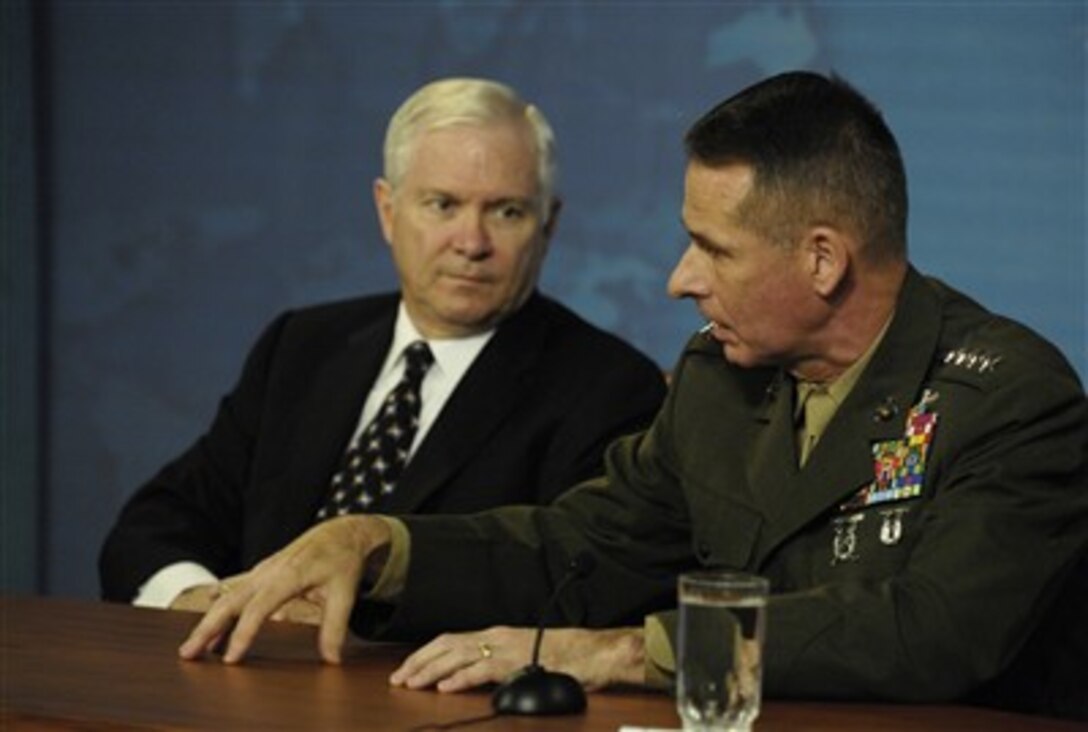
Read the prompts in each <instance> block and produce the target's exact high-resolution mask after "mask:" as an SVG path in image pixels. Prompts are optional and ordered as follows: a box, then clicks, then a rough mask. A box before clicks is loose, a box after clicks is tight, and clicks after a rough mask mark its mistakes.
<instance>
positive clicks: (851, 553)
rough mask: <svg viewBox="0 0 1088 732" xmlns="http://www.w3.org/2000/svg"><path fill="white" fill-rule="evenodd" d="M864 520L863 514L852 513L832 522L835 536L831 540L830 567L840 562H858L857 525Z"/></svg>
mask: <svg viewBox="0 0 1088 732" xmlns="http://www.w3.org/2000/svg"><path fill="white" fill-rule="evenodd" d="M864 519H865V514H863V513H854V514H851V515H849V516H840V517H838V518H836V519H835V520H833V521H832V522H831V523H832V526H834V528H835V536H834V537H833V538H832V539H831V566H832V567H834V566H835V565H836V564H841V563H842V562H856V561H857V560H858V524H860V523H861V522H862V521H863V520H864Z"/></svg>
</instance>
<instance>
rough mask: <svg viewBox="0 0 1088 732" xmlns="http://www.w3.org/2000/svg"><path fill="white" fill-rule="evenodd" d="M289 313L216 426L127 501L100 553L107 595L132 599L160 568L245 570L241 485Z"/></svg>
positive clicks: (272, 330) (263, 344) (257, 351)
mask: <svg viewBox="0 0 1088 732" xmlns="http://www.w3.org/2000/svg"><path fill="white" fill-rule="evenodd" d="M286 320H287V316H283V317H281V318H280V319H278V320H277V321H275V322H274V323H273V324H272V325H270V326H269V327H268V329H267V330H266V331H265V333H264V334H263V335H262V337H261V338H260V340H259V341H258V343H257V344H256V346H255V347H254V348H253V350H252V351H251V353H250V355H249V357H248V358H247V360H246V364H245V367H244V369H243V373H242V375H241V378H240V379H239V381H238V384H237V385H236V386H235V388H234V390H233V391H232V392H230V393H229V394H228V395H227V396H226V397H224V398H223V399H222V400H221V402H220V405H219V409H218V412H217V414H216V416H215V419H214V421H213V423H212V425H211V428H210V429H209V430H208V431H207V432H206V433H205V434H204V435H202V436H201V437H200V438H199V439H198V440H197V442H196V443H195V444H194V445H193V446H192V447H190V448H189V449H188V450H187V451H185V452H184V453H183V454H182V455H181V456H180V457H178V458H177V459H175V460H174V461H172V462H171V463H169V464H168V465H166V466H165V467H164V468H163V469H162V470H161V471H160V472H159V473H158V474H157V475H156V476H155V477H153V478H152V479H151V480H150V481H149V482H148V483H147V484H145V485H144V486H142V487H141V488H140V489H139V490H138V491H137V492H136V493H135V494H134V495H133V496H132V497H131V498H130V499H129V500H128V502H127V503H126V504H125V506H124V507H123V509H122V510H121V513H120V516H119V518H118V520H117V522H116V524H115V525H114V526H113V528H112V529H111V531H110V533H109V534H108V536H107V538H106V541H105V543H104V545H103V547H102V551H101V553H100V555H99V577H100V581H101V588H102V597H103V599H106V600H111V601H116V602H129V601H131V600H132V598H133V597H134V596H135V594H136V591H137V589H138V588H139V587H140V585H141V584H142V583H143V582H144V581H146V580H147V578H148V577H150V576H151V575H152V574H154V573H155V572H156V571H158V570H159V569H161V568H162V567H164V566H166V565H169V564H172V563H174V562H180V561H191V562H195V563H197V564H200V565H202V566H204V567H206V568H208V569H209V570H211V571H212V572H213V573H215V574H216V575H218V576H220V577H222V576H226V575H229V574H233V573H236V572H238V571H240V569H241V567H240V565H239V558H238V557H239V550H238V544H239V541H240V531H239V526H241V525H242V492H243V486H244V485H245V484H246V481H247V476H248V472H249V468H250V464H251V457H252V454H253V450H254V441H255V439H256V435H257V434H258V430H259V427H260V423H261V418H262V407H263V403H264V392H265V386H266V381H267V375H268V372H269V369H270V366H271V362H272V359H273V357H274V353H275V349H276V344H277V341H278V339H279V336H280V333H281V332H282V330H283V326H284V323H285V322H286Z"/></svg>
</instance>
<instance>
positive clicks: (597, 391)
mask: <svg viewBox="0 0 1088 732" xmlns="http://www.w3.org/2000/svg"><path fill="white" fill-rule="evenodd" d="M592 375H593V378H592V379H583V380H578V381H577V382H574V383H570V384H569V386H568V390H569V393H568V394H566V395H565V396H566V399H567V403H568V408H567V409H566V410H565V411H564V418H563V421H562V423H561V424H559V425H558V428H557V429H556V430H555V438H554V439H553V440H552V442H551V444H550V445H549V448H548V451H547V453H546V454H545V456H544V458H543V459H542V460H541V461H540V463H539V471H540V472H539V477H538V483H537V485H538V488H537V490H538V494H537V502H538V503H541V504H546V503H550V502H551V501H553V500H555V499H556V498H558V497H559V496H560V495H561V494H562V493H563V492H565V491H567V490H569V489H570V488H571V487H572V486H575V485H577V484H579V483H581V482H583V481H585V480H588V479H590V478H594V477H597V476H599V475H600V474H601V472H602V465H603V459H602V456H603V455H604V453H605V450H606V448H607V447H608V445H609V444H611V443H612V441H613V440H615V439H616V438H617V437H620V436H623V435H628V434H632V433H635V432H638V431H641V430H644V429H646V427H648V426H649V425H650V423H651V422H652V421H653V418H654V416H655V415H656V414H657V410H658V409H659V408H660V406H661V403H662V401H663V399H664V397H665V379H664V376H663V375H662V373H661V371H660V370H659V369H658V368H657V367H656V366H655V365H654V364H653V363H652V362H650V361H649V360H648V359H645V358H644V357H642V356H641V354H637V353H635V352H633V351H631V352H630V353H628V352H627V351H626V350H625V351H624V352H623V353H620V354H617V355H616V356H615V357H614V358H611V359H608V360H607V361H606V362H605V363H601V364H598V365H597V366H596V367H595V370H594V371H593V372H592Z"/></svg>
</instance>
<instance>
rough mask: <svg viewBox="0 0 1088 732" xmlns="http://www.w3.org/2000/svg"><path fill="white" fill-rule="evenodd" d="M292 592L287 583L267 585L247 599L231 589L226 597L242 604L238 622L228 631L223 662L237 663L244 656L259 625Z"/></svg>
mask: <svg viewBox="0 0 1088 732" xmlns="http://www.w3.org/2000/svg"><path fill="white" fill-rule="evenodd" d="M294 594H296V593H295V592H292V591H291V590H290V587H289V584H288V583H276V584H271V585H268V586H266V587H264V588H263V589H261V590H258V591H257V592H255V593H253V594H252V595H251V596H250V597H249V599H248V601H245V600H244V597H243V596H242V593H240V592H234V591H232V592H231V594H230V595H229V596H228V599H229V600H230V601H232V602H241V603H243V604H242V606H241V608H240V611H239V614H238V622H237V623H236V624H235V626H234V629H233V630H232V631H231V632H230V638H229V639H228V643H227V650H226V652H225V653H224V654H223V662H224V663H238V662H239V661H241V660H242V659H243V658H245V655H246V653H247V652H248V651H249V649H250V648H251V647H252V645H253V641H254V640H256V638H257V633H258V632H259V631H260V629H261V626H262V625H264V623H265V621H266V620H268V618H269V617H270V616H271V615H272V613H274V612H276V611H277V610H279V609H280V608H281V607H282V606H283V605H284V603H285V602H287V600H289V599H290V598H291V597H292V596H293V595H294Z"/></svg>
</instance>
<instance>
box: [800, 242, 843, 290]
mask: <svg viewBox="0 0 1088 732" xmlns="http://www.w3.org/2000/svg"><path fill="white" fill-rule="evenodd" d="M802 247H803V251H804V256H805V263H806V266H807V269H808V275H809V279H810V281H811V282H812V288H813V290H815V292H816V293H817V294H818V295H820V297H822V298H825V299H827V298H830V297H831V296H832V295H834V293H835V291H836V290H837V289H838V288H839V285H840V284H842V282H843V281H844V280H845V279H846V274H847V272H848V271H849V270H850V256H851V252H852V249H851V247H850V242H849V241H848V239H847V234H845V233H844V232H843V231H841V230H839V229H836V228H834V227H832V226H814V227H812V228H811V229H809V232H808V234H807V236H806V237H805V239H804V241H803V242H802Z"/></svg>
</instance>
